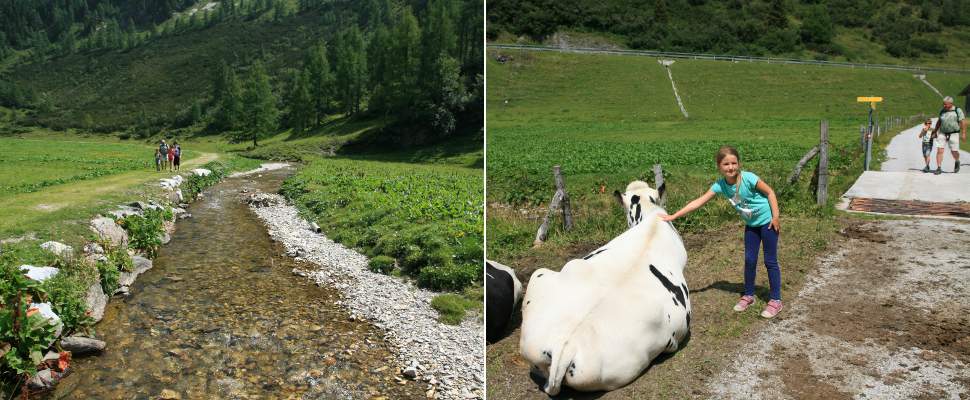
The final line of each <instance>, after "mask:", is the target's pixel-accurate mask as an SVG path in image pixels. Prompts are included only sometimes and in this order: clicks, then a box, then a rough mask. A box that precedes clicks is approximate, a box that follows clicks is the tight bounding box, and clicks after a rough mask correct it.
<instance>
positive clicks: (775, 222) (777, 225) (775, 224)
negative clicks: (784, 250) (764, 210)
mask: <svg viewBox="0 0 970 400" xmlns="http://www.w3.org/2000/svg"><path fill="white" fill-rule="evenodd" d="M768 229H774V230H775V232H781V220H780V219H779V218H778V217H771V223H770V224H768Z"/></svg>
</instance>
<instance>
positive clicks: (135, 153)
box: [0, 138, 188, 196]
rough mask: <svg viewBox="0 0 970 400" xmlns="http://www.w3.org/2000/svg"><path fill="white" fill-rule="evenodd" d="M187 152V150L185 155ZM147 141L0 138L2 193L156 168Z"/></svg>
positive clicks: (0, 190)
mask: <svg viewBox="0 0 970 400" xmlns="http://www.w3.org/2000/svg"><path fill="white" fill-rule="evenodd" d="M186 156H188V154H187V155H186ZM153 163H154V158H153V153H152V148H151V147H149V146H147V145H140V144H136V145H131V144H120V143H97V142H79V141H47V140H28V139H10V138H0V165H2V168H3V169H6V170H9V171H16V173H9V174H3V175H0V196H2V195H6V194H11V193H29V192H35V191H37V190H40V189H42V188H45V187H48V186H54V185H59V184H63V183H68V182H76V181H81V180H85V179H93V178H97V177H102V176H107V175H112V174H116V173H120V172H127V171H131V170H136V169H139V168H142V169H147V168H150V167H151V168H154V166H153V165H152V164H153Z"/></svg>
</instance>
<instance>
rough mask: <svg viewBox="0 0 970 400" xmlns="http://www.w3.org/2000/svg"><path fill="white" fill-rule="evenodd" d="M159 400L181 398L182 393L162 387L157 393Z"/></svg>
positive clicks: (177, 399) (179, 399) (178, 399)
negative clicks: (159, 392)
mask: <svg viewBox="0 0 970 400" xmlns="http://www.w3.org/2000/svg"><path fill="white" fill-rule="evenodd" d="M158 399H159V400H182V395H181V394H179V393H178V392H176V391H174V390H172V389H163V390H162V393H161V394H159V395H158Z"/></svg>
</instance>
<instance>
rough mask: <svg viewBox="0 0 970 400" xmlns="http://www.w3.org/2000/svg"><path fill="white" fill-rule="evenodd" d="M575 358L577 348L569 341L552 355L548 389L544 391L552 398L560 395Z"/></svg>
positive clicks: (547, 383)
mask: <svg viewBox="0 0 970 400" xmlns="http://www.w3.org/2000/svg"><path fill="white" fill-rule="evenodd" d="M575 356H576V347H575V346H573V345H572V344H571V343H569V340H565V341H563V344H562V348H561V349H559V351H557V352H554V353H553V354H552V362H551V363H550V364H549V378H548V379H547V380H546V387H545V388H544V389H543V390H544V391H545V392H546V393H547V394H549V395H550V396H555V395H557V394H559V390H560V389H561V388H562V381H563V378H565V377H566V372H568V371H569V365H570V364H572V362H573V358H574V357H575Z"/></svg>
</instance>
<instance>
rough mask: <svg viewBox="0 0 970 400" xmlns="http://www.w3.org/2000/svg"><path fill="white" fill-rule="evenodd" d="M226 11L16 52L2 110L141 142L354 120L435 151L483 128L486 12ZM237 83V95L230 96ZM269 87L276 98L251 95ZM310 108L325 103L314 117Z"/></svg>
mask: <svg viewBox="0 0 970 400" xmlns="http://www.w3.org/2000/svg"><path fill="white" fill-rule="evenodd" d="M180 4H181V3H180ZM186 4H188V3H186ZM213 4H215V3H213ZM213 4H205V5H204V6H201V5H200V6H199V7H196V8H191V9H188V10H187V11H185V12H183V13H179V14H175V15H174V16H173V17H172V18H170V19H168V20H166V21H164V22H162V23H160V24H158V25H155V24H154V23H152V25H151V27H150V28H149V27H143V26H136V25H135V24H133V25H131V26H130V27H126V29H128V30H127V31H125V32H123V33H117V34H116V33H112V32H108V33H105V32H103V31H102V30H97V29H96V30H93V31H91V32H88V33H87V34H86V36H84V35H82V36H80V37H79V38H78V39H77V40H78V43H81V44H72V45H71V46H67V47H65V46H61V45H57V44H50V45H48V46H47V47H44V46H42V45H39V44H34V45H30V46H28V47H26V48H24V49H15V51H14V52H13V54H12V55H11V54H8V55H7V56H6V57H5V59H4V60H3V63H2V64H0V65H3V68H2V69H0V104H2V105H5V106H8V107H15V108H18V109H20V110H21V112H22V114H23V116H22V117H21V118H18V121H17V122H18V123H19V124H21V125H39V126H43V127H48V128H53V129H59V130H60V129H65V128H68V127H71V128H79V129H84V130H89V131H97V132H125V133H127V135H128V136H137V137H149V136H156V135H158V134H159V133H161V132H168V133H166V135H168V136H172V135H181V136H187V135H194V134H199V133H204V134H208V133H219V132H225V131H232V132H230V133H231V135H230V136H232V137H233V138H234V139H239V140H242V139H243V136H245V138H247V139H252V138H251V136H253V135H254V134H256V133H255V132H254V131H256V130H258V131H259V133H258V136H262V137H266V136H272V134H273V133H276V132H279V131H282V130H285V129H286V128H297V129H296V130H298V131H299V132H298V133H300V134H303V133H304V132H303V131H304V130H311V131H314V130H316V129H310V128H320V127H321V126H322V125H323V122H324V121H328V120H333V119H334V118H340V117H350V119H352V120H353V121H356V122H360V121H366V120H372V121H374V122H373V123H372V125H373V127H375V128H379V129H380V132H382V133H384V134H385V135H386V136H387V139H388V140H391V141H397V142H407V143H418V142H420V143H427V142H433V141H435V140H438V139H442V138H446V137H447V136H449V135H451V134H453V133H455V132H457V133H458V134H465V133H471V134H473V133H475V132H477V131H478V130H479V127H480V126H481V115H480V114H481V99H482V94H483V92H482V90H481V85H482V77H481V75H482V65H481V64H482V63H481V56H480V54H481V53H480V52H479V51H477V50H474V49H480V48H481V43H482V41H481V33H480V32H481V30H480V28H479V27H480V26H481V19H482V16H481V14H480V13H478V12H477V11H478V10H480V9H481V3H480V2H476V1H451V0H448V1H445V0H443V1H438V2H430V3H428V2H408V1H391V0H384V1H374V2H367V3H366V4H365V3H344V2H322V1H301V2H299V3H298V4H297V3H295V2H290V1H259V0H253V1H241V2H238V3H226V4H227V5H232V7H231V8H228V6H218V5H217V6H215V7H212V5H213ZM233 4H234V5H233ZM173 7H174V6H173ZM179 7H186V6H185V5H180V6H179ZM176 8H178V7H176ZM196 9H200V10H203V9H204V10H206V11H204V12H203V11H196V12H193V11H194V10H196ZM476 21H477V22H476ZM35 34H37V35H40V34H41V33H40V32H39V31H38V32H35ZM48 35H50V34H48ZM105 35H107V36H105ZM112 35H114V36H112ZM7 53H10V52H7ZM398 54H404V55H406V57H404V58H401V57H398V56H397V55H398ZM3 57H4V56H3V55H0V58H3ZM257 64H261V66H262V68H256V67H255V66H256V65H257ZM257 71H258V73H257ZM228 75H234V76H233V77H231V79H232V80H234V81H235V83H233V85H238V86H234V87H228V86H225V85H223V86H220V85H221V84H223V83H226V82H229V81H227V80H226V79H229V78H228V77H227V76H228ZM303 78H306V79H307V80H305V81H304V80H301V79H303ZM260 80H265V82H267V83H265V84H262V85H264V86H265V87H266V88H265V89H261V91H260V92H259V93H257V94H258V97H259V98H264V99H263V100H258V101H257V99H256V98H255V97H253V96H256V95H253V96H250V97H249V98H243V97H245V96H249V94H248V93H249V92H251V91H252V90H255V89H251V87H252V85H253V84H254V83H253V82H256V81H260ZM226 84H227V85H228V83H226ZM311 86H312V87H311ZM303 89H306V93H305V94H304V92H302V91H301V90H303ZM223 94H226V96H223ZM230 96H231V97H233V99H231V100H232V101H234V102H235V103H234V104H235V105H239V104H241V103H242V102H246V101H249V102H258V103H260V104H261V107H263V108H264V109H267V108H271V109H270V110H267V112H269V114H266V115H265V116H264V117H265V118H263V117H257V116H255V113H253V112H249V110H242V109H238V110H237V109H236V108H234V107H235V106H233V108H227V107H229V106H227V105H226V104H224V103H225V101H226V97H230ZM300 96H304V97H300ZM305 96H309V97H305ZM309 98H312V99H320V100H313V101H314V102H315V105H314V106H313V107H310V108H307V107H303V106H302V103H306V102H308V101H310V100H307V99H309ZM254 104H255V103H254ZM227 110H228V111H227ZM310 114H312V115H310ZM378 117H379V118H378ZM253 118H256V119H260V118H262V119H263V120H265V122H266V123H265V124H256V122H257V121H255V120H253ZM244 120H245V121H244ZM308 120H312V121H314V123H313V124H310V125H309V126H308V125H307V122H306V121H308ZM243 126H248V127H249V128H246V129H242V127H243Z"/></svg>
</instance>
